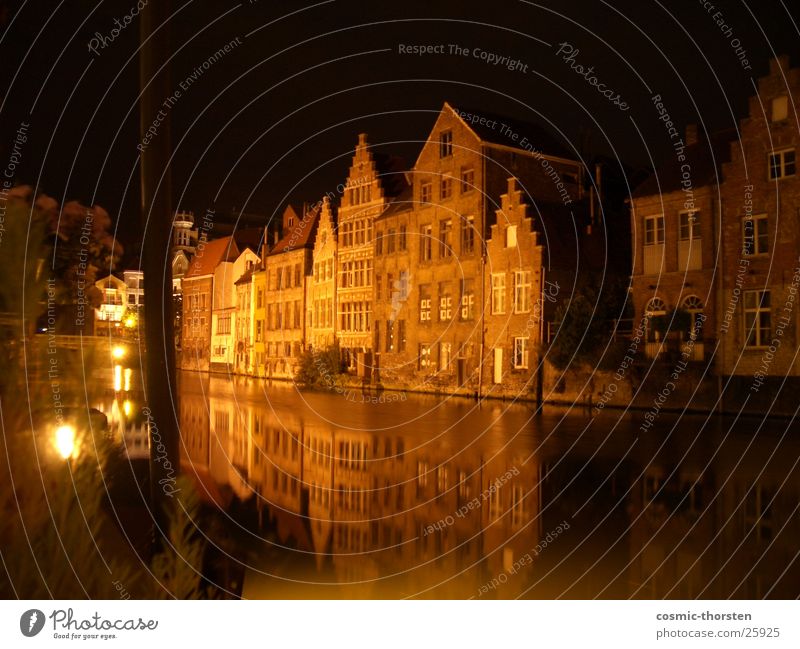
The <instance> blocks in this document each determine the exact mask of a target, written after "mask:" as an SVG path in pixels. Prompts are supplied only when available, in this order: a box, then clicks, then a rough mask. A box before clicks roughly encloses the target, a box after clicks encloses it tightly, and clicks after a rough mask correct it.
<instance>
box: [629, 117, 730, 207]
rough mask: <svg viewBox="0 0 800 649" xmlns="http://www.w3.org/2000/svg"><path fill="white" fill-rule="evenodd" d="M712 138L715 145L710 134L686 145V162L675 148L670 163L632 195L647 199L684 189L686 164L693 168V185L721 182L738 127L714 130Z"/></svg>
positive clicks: (660, 168) (701, 135) (650, 177)
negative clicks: (676, 153) (683, 170)
mask: <svg viewBox="0 0 800 649" xmlns="http://www.w3.org/2000/svg"><path fill="white" fill-rule="evenodd" d="M709 139H710V140H711V146H709V142H708V139H707V138H706V136H704V135H703V134H700V135H699V136H698V140H697V142H696V143H695V144H690V145H689V146H687V147H686V149H685V151H684V154H685V156H686V160H685V161H683V162H681V161H679V160H678V158H677V156H676V155H675V152H674V151H671V152H670V155H669V158H668V159H667V160H666V162H664V163H663V164H662V165H661V166H660V167H659V168H658V169H657V170H656V172H655V173H653V174H651V175H650V176H649V177H648V178H647V180H645V181H644V182H643V183H642V184H641V185H639V186H638V187H637V188H636V189H635V190H634V192H633V194H632V197H633V198H643V197H645V196H658V195H659V194H668V193H670V192H675V191H680V190H681V189H683V186H682V185H681V182H682V181H683V172H682V171H681V167H682V166H683V165H686V164H688V165H689V166H690V167H691V173H692V175H691V181H692V186H694V187H703V186H706V185H714V184H717V183H718V182H719V181H720V172H721V169H722V163H724V162H729V161H730V156H731V152H730V143H731V142H732V141H734V140H735V139H736V129H733V128H730V129H726V130H724V131H718V132H716V133H712V134H711V136H710V138H709ZM712 154H713V155H712Z"/></svg>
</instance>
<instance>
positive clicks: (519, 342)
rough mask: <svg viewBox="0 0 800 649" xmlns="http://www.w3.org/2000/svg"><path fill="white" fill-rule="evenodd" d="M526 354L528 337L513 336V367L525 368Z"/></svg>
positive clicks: (526, 366)
mask: <svg viewBox="0 0 800 649" xmlns="http://www.w3.org/2000/svg"><path fill="white" fill-rule="evenodd" d="M528 355H529V351H528V338H514V367H515V368H516V369H518V370H519V369H527V368H528Z"/></svg>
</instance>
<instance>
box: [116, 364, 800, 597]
mask: <svg viewBox="0 0 800 649" xmlns="http://www.w3.org/2000/svg"><path fill="white" fill-rule="evenodd" d="M180 395H181V398H180V424H181V437H182V452H183V457H182V470H183V471H184V472H185V473H187V474H189V475H192V476H193V477H194V478H195V480H196V483H197V485H198V488H199V490H200V492H201V494H202V496H203V497H204V499H205V500H206V501H207V502H208V503H210V504H213V506H214V507H216V508H218V509H220V510H221V511H224V512H226V516H227V525H226V526H225V530H224V532H223V533H221V534H217V536H216V537H214V536H213V535H212V540H213V541H214V542H215V543H216V544H218V545H220V546H221V547H223V548H224V550H225V551H226V552H229V553H230V554H231V555H232V556H234V557H235V559H236V560H238V561H241V562H242V563H244V564H245V565H246V566H247V567H248V570H247V577H246V580H245V591H244V596H246V597H282V598H284V597H315V598H320V597H411V596H417V597H440V598H442V597H454V598H456V597H457V598H463V597H480V598H496V597H519V596H522V597H540V598H553V597H570V598H590V597H604V598H622V597H639V598H652V597H671V598H695V597H702V598H723V597H740V598H744V597H747V598H760V597H765V596H768V597H797V596H798V594H800V579H798V577H800V569H799V568H798V562H797V561H796V556H797V548H796V541H795V539H796V538H797V536H798V533H800V516H798V502H799V500H798V496H799V495H800V479H799V477H798V471H797V461H798V457H799V456H800V443H798V441H797V428H796V427H794V426H793V427H792V428H791V429H789V430H787V423H786V422H770V424H769V426H766V427H763V429H760V426H759V424H760V422H759V421H757V420H742V419H740V420H738V421H736V422H731V421H728V420H723V419H718V418H712V419H710V420H706V419H705V418H701V417H697V416H694V417H684V418H682V419H680V420H679V423H678V425H677V426H676V425H675V424H676V421H678V420H677V419H676V418H674V417H670V416H668V415H662V416H661V418H660V420H659V424H658V426H657V427H656V428H655V430H653V431H651V432H650V433H648V434H647V435H642V436H639V435H638V432H637V431H638V427H639V424H640V421H639V420H638V419H637V415H636V414H635V413H634V414H632V415H626V416H624V417H621V418H620V416H619V415H618V414H616V413H606V414H603V416H602V417H600V418H598V419H595V420H591V419H590V418H589V417H588V416H587V414H586V413H585V412H583V411H573V412H568V411H566V410H556V409H547V410H545V412H544V413H543V414H541V415H536V416H535V415H534V414H533V412H532V410H531V409H530V408H529V407H527V406H520V405H513V404H509V403H501V402H487V403H486V404H484V405H483V406H482V407H481V408H477V407H476V404H475V403H473V402H470V401H466V400H456V401H454V400H451V401H447V402H445V403H441V402H440V401H438V400H437V399H434V398H428V397H421V396H419V397H417V396H411V395H409V396H408V398H407V399H406V400H396V401H389V402H387V403H379V404H375V403H359V402H358V400H352V399H345V398H344V397H343V396H341V395H333V394H321V393H304V394H302V395H301V394H299V393H298V392H297V391H296V390H295V389H294V388H293V387H291V386H287V385H283V384H277V385H272V386H269V387H266V388H265V386H264V383H263V382H258V381H252V380H248V379H236V380H234V381H233V382H231V381H229V380H228V379H227V378H226V377H211V378H210V379H209V378H208V377H204V376H202V375H198V374H185V375H183V376H182V377H181V384H180ZM124 411H125V406H124V402H123V403H122V406H121V412H122V413H123V414H124ZM125 430H128V431H129V432H128V433H127V434H128V436H131V435H132V434H131V432H130V429H129V428H126V429H125Z"/></svg>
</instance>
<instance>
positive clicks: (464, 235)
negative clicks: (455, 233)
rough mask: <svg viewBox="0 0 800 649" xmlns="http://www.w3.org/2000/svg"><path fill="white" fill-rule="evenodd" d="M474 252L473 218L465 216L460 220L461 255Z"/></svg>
mask: <svg viewBox="0 0 800 649" xmlns="http://www.w3.org/2000/svg"><path fill="white" fill-rule="evenodd" d="M473 252H475V217H474V216H465V217H463V218H462V219H461V254H462V255H468V254H472V253H473Z"/></svg>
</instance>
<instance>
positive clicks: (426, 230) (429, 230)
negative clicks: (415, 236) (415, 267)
mask: <svg viewBox="0 0 800 649" xmlns="http://www.w3.org/2000/svg"><path fill="white" fill-rule="evenodd" d="M432 258H433V226H432V225H423V226H422V227H421V228H420V229H419V259H420V261H430V260H431V259H432Z"/></svg>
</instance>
